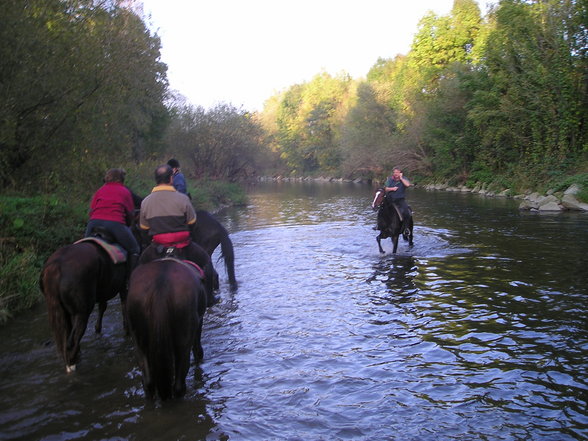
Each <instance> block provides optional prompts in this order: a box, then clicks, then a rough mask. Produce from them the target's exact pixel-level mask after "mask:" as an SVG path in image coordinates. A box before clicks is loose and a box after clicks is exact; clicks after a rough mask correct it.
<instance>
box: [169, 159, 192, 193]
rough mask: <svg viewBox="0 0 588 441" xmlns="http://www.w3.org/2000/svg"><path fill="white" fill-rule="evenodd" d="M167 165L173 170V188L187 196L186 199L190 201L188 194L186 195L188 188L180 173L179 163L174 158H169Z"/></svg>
mask: <svg viewBox="0 0 588 441" xmlns="http://www.w3.org/2000/svg"><path fill="white" fill-rule="evenodd" d="M167 165H169V166H170V167H171V168H172V170H173V178H172V179H173V185H174V188H175V189H176V190H177V191H179V192H180V193H184V194H186V195H188V197H189V198H190V199H192V197H191V196H190V193H188V187H187V186H186V178H185V177H184V174H183V173H182V172H181V171H180V163H179V161H178V160H177V159H175V158H171V159H170V160H169V161H167Z"/></svg>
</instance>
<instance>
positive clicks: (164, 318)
mask: <svg viewBox="0 0 588 441" xmlns="http://www.w3.org/2000/svg"><path fill="white" fill-rule="evenodd" d="M166 289H169V287H166V286H163V287H159V289H155V290H154V293H153V297H152V301H153V304H152V305H151V307H152V309H151V320H150V323H149V349H148V351H147V353H146V354H145V355H146V356H147V364H148V366H149V371H150V376H151V379H152V381H153V384H154V386H155V390H156V391H157V393H158V395H159V398H161V399H162V400H167V399H169V398H171V397H172V394H173V392H172V390H173V389H172V385H173V381H174V342H173V339H172V330H171V327H172V326H173V324H172V323H171V321H172V320H173V319H172V317H171V316H170V311H169V304H168V300H167V297H168V296H167V295H165V294H166V293H165V292H163V290H166Z"/></svg>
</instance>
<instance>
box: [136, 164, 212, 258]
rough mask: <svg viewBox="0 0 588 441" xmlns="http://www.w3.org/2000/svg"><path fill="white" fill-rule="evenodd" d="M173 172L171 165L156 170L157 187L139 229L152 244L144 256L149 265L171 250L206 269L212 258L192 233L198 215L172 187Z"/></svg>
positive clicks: (144, 205)
mask: <svg viewBox="0 0 588 441" xmlns="http://www.w3.org/2000/svg"><path fill="white" fill-rule="evenodd" d="M173 181H174V177H173V169H172V167H170V166H169V165H168V164H163V165H160V166H158V167H157V168H156V170H155V183H156V186H155V187H154V188H153V190H152V191H151V194H149V195H148V196H147V197H146V198H145V199H143V202H142V203H141V214H140V219H139V226H140V228H141V230H142V232H144V233H148V234H149V236H150V238H151V244H150V245H149V247H147V248H146V249H145V251H144V252H143V254H142V255H141V259H140V262H141V263H146V262H149V261H151V260H154V259H156V258H159V257H161V256H160V253H159V251H158V248H160V249H168V250H170V251H173V252H177V253H178V254H179V257H182V258H184V259H187V260H191V261H192V262H195V263H197V264H198V265H200V266H201V267H204V266H205V265H206V264H207V263H208V262H209V261H210V257H209V256H208V254H207V253H206V251H204V250H203V249H202V248H201V247H199V246H197V245H196V244H195V243H194V242H192V240H191V237H190V232H191V230H192V229H193V228H194V227H195V226H196V213H195V211H194V207H193V206H192V202H191V201H190V199H189V198H188V196H186V195H185V194H184V193H181V192H179V191H177V190H176V189H175V188H174V186H173Z"/></svg>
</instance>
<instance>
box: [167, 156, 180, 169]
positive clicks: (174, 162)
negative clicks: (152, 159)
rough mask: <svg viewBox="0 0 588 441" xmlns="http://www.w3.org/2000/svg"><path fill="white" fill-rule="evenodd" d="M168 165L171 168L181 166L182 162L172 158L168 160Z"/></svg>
mask: <svg viewBox="0 0 588 441" xmlns="http://www.w3.org/2000/svg"><path fill="white" fill-rule="evenodd" d="M167 165H169V166H170V167H171V168H180V163H179V162H178V160H177V159H175V158H171V159H170V160H169V161H167Z"/></svg>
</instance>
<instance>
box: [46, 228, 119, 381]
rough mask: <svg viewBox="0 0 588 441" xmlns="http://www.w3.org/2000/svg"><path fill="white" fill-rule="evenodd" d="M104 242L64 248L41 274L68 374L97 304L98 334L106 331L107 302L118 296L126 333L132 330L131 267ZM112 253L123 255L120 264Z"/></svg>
mask: <svg viewBox="0 0 588 441" xmlns="http://www.w3.org/2000/svg"><path fill="white" fill-rule="evenodd" d="M104 242H105V241H101V242H100V241H99V239H94V238H86V239H82V241H78V242H76V243H74V244H70V245H66V246H64V247H61V248H59V249H58V250H57V251H55V252H54V253H53V254H52V255H51V256H49V258H48V259H47V260H46V262H45V264H44V266H43V269H42V271H41V276H40V280H39V285H40V288H41V291H42V292H43V295H44V297H45V301H46V303H47V313H48V316H49V324H50V326H51V329H52V332H53V335H54V338H55V344H56V347H57V351H58V353H59V354H60V356H61V358H62V359H63V361H64V363H65V370H66V372H67V373H71V372H73V371H75V369H76V364H77V363H78V361H79V356H80V341H81V340H82V337H83V336H84V333H85V332H86V327H87V325H88V319H89V317H90V314H91V313H92V310H93V309H94V305H95V304H96V303H97V304H98V317H97V319H96V325H95V331H96V333H97V334H99V333H100V332H101V331H102V318H103V316H104V311H106V306H107V302H108V300H110V299H112V298H113V297H115V296H116V295H117V294H119V295H120V301H121V304H122V307H123V325H124V329H125V331H127V329H128V328H127V322H126V316H125V315H124V310H125V308H124V305H125V300H126V294H127V286H126V280H127V271H128V265H127V262H126V261H125V260H124V257H125V256H124V251H122V250H121V248H120V247H118V248H117V247H115V248H108V245H105V244H104ZM101 243H102V245H101ZM104 246H106V247H107V248H108V249H109V250H110V252H109V251H107V249H106V248H104ZM112 253H119V257H118V261H115V260H113V257H112Z"/></svg>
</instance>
